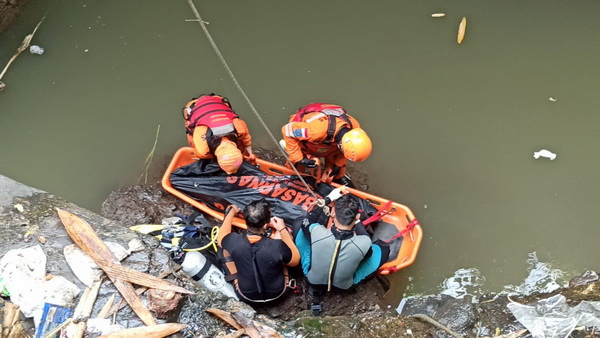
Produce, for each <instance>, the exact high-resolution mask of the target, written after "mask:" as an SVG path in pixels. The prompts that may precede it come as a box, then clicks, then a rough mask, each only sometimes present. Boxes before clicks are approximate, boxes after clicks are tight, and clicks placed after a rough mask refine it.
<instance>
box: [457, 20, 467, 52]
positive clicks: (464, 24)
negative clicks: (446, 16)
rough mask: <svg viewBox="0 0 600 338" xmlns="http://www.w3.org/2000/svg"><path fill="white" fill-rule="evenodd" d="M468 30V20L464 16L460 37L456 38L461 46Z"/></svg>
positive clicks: (460, 26) (460, 27) (459, 30)
mask: <svg viewBox="0 0 600 338" xmlns="http://www.w3.org/2000/svg"><path fill="white" fill-rule="evenodd" d="M466 30H467V18H466V17H464V16H463V18H462V20H461V21H460V24H459V25H458V36H457V38H456V42H458V44H459V45H460V44H461V43H462V41H463V39H464V38H465V32H466Z"/></svg>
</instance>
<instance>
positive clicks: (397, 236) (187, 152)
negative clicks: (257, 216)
mask: <svg viewBox="0 0 600 338" xmlns="http://www.w3.org/2000/svg"><path fill="white" fill-rule="evenodd" d="M197 160H198V158H197V157H196V156H195V155H194V149H193V148H191V147H183V148H180V149H179V150H178V151H177V152H176V153H175V155H174V156H173V159H172V160H171V162H170V164H169V166H168V168H167V170H166V172H165V174H164V176H163V178H162V186H163V188H164V189H165V190H166V191H167V192H169V193H171V194H173V195H174V196H176V197H177V198H179V199H181V200H183V201H184V202H186V203H188V204H190V205H192V206H193V207H195V208H197V209H199V210H200V211H202V212H204V213H206V214H207V215H209V216H212V217H214V218H215V219H217V220H223V218H224V215H223V212H224V210H225V207H226V205H220V204H216V205H215V203H206V202H205V201H203V200H201V199H198V198H197V197H196V198H192V197H191V196H190V195H189V194H187V193H184V192H182V191H180V190H178V189H176V188H175V187H174V186H173V185H172V184H171V183H172V182H171V175H172V174H173V172H175V171H176V170H177V169H179V168H182V167H185V166H188V165H190V164H192V163H194V162H196V161H197ZM256 166H257V167H258V169H260V170H261V171H262V172H264V173H265V174H266V175H269V176H273V177H276V176H283V175H295V173H294V171H293V170H291V169H290V168H286V167H284V166H281V165H278V164H275V163H271V162H268V161H265V160H262V159H260V158H258V159H257V160H256ZM236 179H239V180H243V179H244V177H239V178H235V177H233V178H231V180H232V181H234V180H236ZM331 185H332V186H333V187H339V186H340V185H339V184H337V183H332V184H331ZM347 192H348V193H351V194H353V195H355V196H357V197H359V198H362V199H364V200H366V201H368V203H369V204H370V205H371V206H373V207H374V208H375V209H376V210H377V212H376V214H375V215H373V216H372V219H371V220H376V221H374V222H370V221H369V220H366V221H363V223H365V226H367V227H371V229H370V232H371V233H372V236H371V238H372V240H373V241H375V240H378V239H379V240H382V241H384V242H386V243H388V244H389V245H390V259H389V260H388V262H387V263H385V264H384V265H382V266H381V267H380V268H379V270H378V273H379V274H381V275H387V274H389V273H393V272H396V271H398V270H400V269H403V268H405V267H407V266H409V265H411V264H412V263H413V262H414V261H415V259H416V257H417V253H418V251H419V247H420V245H421V241H422V239H423V230H422V228H421V226H420V224H419V223H418V221H417V219H416V217H415V216H414V214H413V212H412V211H411V210H410V209H409V208H408V207H407V206H405V205H402V204H400V203H396V202H393V201H390V200H387V199H385V198H381V197H378V196H374V195H371V194H369V193H366V192H363V191H360V190H357V189H353V188H347ZM291 198H292V197H290V199H291ZM304 198H305V199H304V200H303V203H302V208H304V209H305V210H306V209H307V208H308V207H309V206H311V205H314V203H312V201H311V199H313V200H314V198H312V197H304ZM296 199H298V198H296ZM290 203H291V202H290ZM233 225H234V226H237V227H239V228H242V229H245V228H246V224H245V221H244V219H243V218H240V217H237V216H236V217H235V218H234V221H233Z"/></svg>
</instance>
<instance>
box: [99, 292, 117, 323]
mask: <svg viewBox="0 0 600 338" xmlns="http://www.w3.org/2000/svg"><path fill="white" fill-rule="evenodd" d="M115 297H116V295H115V294H114V293H113V294H112V295H111V296H110V298H109V299H108V300H107V301H106V303H104V306H102V309H101V310H100V312H98V315H97V316H96V318H106V317H108V316H109V314H108V311H110V308H111V307H112V306H113V304H114V302H115Z"/></svg>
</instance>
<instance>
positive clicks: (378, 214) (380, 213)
mask: <svg viewBox="0 0 600 338" xmlns="http://www.w3.org/2000/svg"><path fill="white" fill-rule="evenodd" d="M390 205H392V201H388V202H387V203H386V204H385V205H384V206H383V208H381V209H379V210H377V212H376V213H374V214H373V215H372V216H371V217H369V218H367V219H366V220H364V221H363V222H362V224H363V225H364V226H367V225H369V224H371V223H373V222H377V221H379V220H380V219H381V218H382V217H383V214H384V212H385V211H386V210H387V208H389V207H390Z"/></svg>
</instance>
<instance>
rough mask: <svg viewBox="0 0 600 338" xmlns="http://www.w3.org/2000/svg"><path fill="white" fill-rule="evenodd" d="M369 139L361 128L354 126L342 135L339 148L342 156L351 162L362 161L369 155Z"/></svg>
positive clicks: (370, 146) (370, 147) (370, 145)
mask: <svg viewBox="0 0 600 338" xmlns="http://www.w3.org/2000/svg"><path fill="white" fill-rule="evenodd" d="M372 148H373V145H372V144H371V139H370V138H369V136H368V135H367V133H365V131H364V130H362V129H361V128H354V129H352V130H350V131H348V132H347V133H346V134H345V135H344V136H342V141H341V142H340V149H341V150H342V152H343V153H344V157H345V158H347V159H349V160H350V161H353V162H360V161H364V160H366V159H367V157H369V155H371V149H372Z"/></svg>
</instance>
